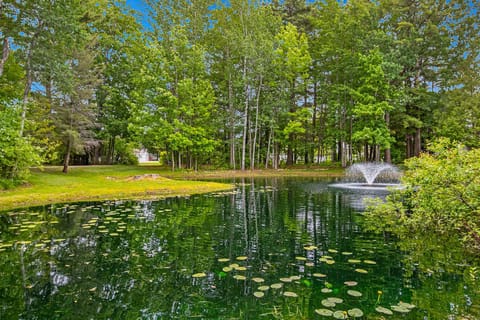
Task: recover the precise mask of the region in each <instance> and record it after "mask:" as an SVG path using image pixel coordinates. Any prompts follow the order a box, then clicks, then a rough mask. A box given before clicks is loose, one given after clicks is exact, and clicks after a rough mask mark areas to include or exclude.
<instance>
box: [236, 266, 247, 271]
mask: <svg viewBox="0 0 480 320" xmlns="http://www.w3.org/2000/svg"><path fill="white" fill-rule="evenodd" d="M235 270H237V271H246V270H247V268H246V267H243V266H238V267H236V268H235Z"/></svg>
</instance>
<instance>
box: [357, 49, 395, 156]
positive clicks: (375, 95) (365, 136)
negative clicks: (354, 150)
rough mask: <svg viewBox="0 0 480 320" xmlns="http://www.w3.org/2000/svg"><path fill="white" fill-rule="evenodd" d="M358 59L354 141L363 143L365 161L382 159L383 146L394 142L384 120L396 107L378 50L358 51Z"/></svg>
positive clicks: (384, 147) (386, 147)
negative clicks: (391, 101)
mask: <svg viewBox="0 0 480 320" xmlns="http://www.w3.org/2000/svg"><path fill="white" fill-rule="evenodd" d="M358 58H359V61H358V74H357V75H356V77H357V82H358V86H357V87H356V88H351V95H352V100H353V101H354V106H353V109H352V114H353V117H354V119H355V125H354V127H355V128H354V129H353V135H352V142H360V143H362V144H363V146H364V148H365V151H364V156H365V160H366V161H380V148H382V149H384V150H386V149H390V144H391V142H392V137H391V135H390V132H389V128H388V125H387V123H386V121H385V116H386V114H387V112H389V111H391V110H393V107H392V106H391V105H390V103H389V99H390V95H391V91H392V90H391V88H390V86H389V84H388V82H387V79H386V77H385V74H384V72H383V69H382V62H383V61H382V56H381V55H380V52H379V51H378V50H372V51H371V52H370V53H369V54H368V55H363V54H359V57H358ZM369 149H370V150H369Z"/></svg>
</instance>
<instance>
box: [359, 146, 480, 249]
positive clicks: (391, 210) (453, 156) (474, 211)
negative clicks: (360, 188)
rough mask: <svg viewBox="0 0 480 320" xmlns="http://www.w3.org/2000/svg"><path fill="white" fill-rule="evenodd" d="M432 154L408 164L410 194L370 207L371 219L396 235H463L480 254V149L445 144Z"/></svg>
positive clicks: (406, 180) (406, 191)
mask: <svg viewBox="0 0 480 320" xmlns="http://www.w3.org/2000/svg"><path fill="white" fill-rule="evenodd" d="M429 150H430V153H425V154H422V155H421V156H420V157H418V158H412V159H409V160H408V161H407V162H406V172H405V174H404V177H403V178H402V184H403V185H404V189H402V190H398V191H395V192H393V193H392V194H391V195H389V196H388V197H387V200H386V202H385V203H381V204H380V203H376V204H374V205H370V206H369V207H368V209H367V211H366V217H367V220H368V221H369V222H370V223H371V225H372V226H373V225H374V221H377V222H378V221H380V222H381V223H382V224H383V229H386V230H390V231H394V232H402V231H408V232H420V233H431V234H442V235H452V236H458V237H460V240H461V241H463V243H464V244H465V245H466V246H467V247H468V248H469V249H474V250H480V219H479V218H480V149H472V150H467V149H466V148H465V147H463V146H462V145H454V144H452V143H451V142H449V141H448V140H440V141H438V142H437V143H435V144H433V145H432V146H431V147H430V149H429ZM377 226H378V224H377Z"/></svg>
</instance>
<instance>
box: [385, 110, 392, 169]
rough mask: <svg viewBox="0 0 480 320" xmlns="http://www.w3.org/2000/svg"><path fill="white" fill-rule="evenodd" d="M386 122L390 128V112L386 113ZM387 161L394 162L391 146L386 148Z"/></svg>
mask: <svg viewBox="0 0 480 320" xmlns="http://www.w3.org/2000/svg"><path fill="white" fill-rule="evenodd" d="M385 123H386V124H387V128H390V112H387V113H385ZM384 156H385V162H386V163H392V150H391V149H390V148H387V149H385V154H384Z"/></svg>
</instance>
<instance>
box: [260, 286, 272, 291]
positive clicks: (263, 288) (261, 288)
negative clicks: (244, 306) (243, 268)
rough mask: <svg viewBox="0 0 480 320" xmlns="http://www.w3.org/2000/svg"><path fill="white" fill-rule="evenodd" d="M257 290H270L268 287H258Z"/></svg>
mask: <svg viewBox="0 0 480 320" xmlns="http://www.w3.org/2000/svg"><path fill="white" fill-rule="evenodd" d="M258 290H260V291H268V290H270V287H269V286H260V287H258Z"/></svg>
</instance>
